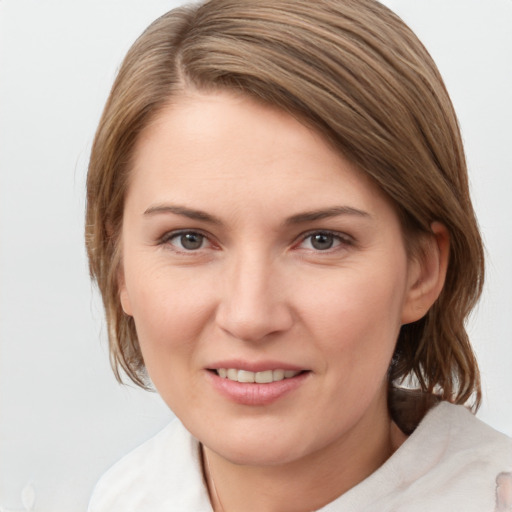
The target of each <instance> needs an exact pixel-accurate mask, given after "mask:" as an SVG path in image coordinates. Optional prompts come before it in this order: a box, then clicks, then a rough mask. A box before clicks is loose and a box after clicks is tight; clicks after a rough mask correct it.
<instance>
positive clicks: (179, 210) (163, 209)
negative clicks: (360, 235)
mask: <svg viewBox="0 0 512 512" xmlns="http://www.w3.org/2000/svg"><path fill="white" fill-rule="evenodd" d="M168 213H171V214H174V215H181V216H183V217H187V218H189V219H193V220H200V221H203V222H208V223H210V224H214V225H219V226H220V225H222V224H223V223H222V221H221V220H220V219H219V218H218V217H215V216H214V215H211V214H209V213H206V212H204V211H202V210H195V209H193V208H187V207H185V206H172V205H157V206H151V207H150V208H148V209H147V210H146V211H145V212H144V215H156V214H168ZM340 215H351V216H356V217H363V218H370V217H371V215H370V214H369V213H368V212H365V211H363V210H358V209H357V208H353V207H351V206H335V207H332V208H325V209H320V210H312V211H309V212H303V213H298V214H296V215H292V216H291V217H288V218H287V219H286V220H285V222H284V223H285V224H286V225H294V224H304V223H307V222H314V221H316V220H321V219H327V218H331V217H338V216H340Z"/></svg>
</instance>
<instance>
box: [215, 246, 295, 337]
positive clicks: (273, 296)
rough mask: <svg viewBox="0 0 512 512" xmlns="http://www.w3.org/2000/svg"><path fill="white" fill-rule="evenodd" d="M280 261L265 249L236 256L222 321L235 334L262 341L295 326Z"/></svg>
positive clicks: (225, 289) (228, 277)
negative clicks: (270, 255)
mask: <svg viewBox="0 0 512 512" xmlns="http://www.w3.org/2000/svg"><path fill="white" fill-rule="evenodd" d="M282 285H284V282H283V276H282V272H280V268H279V263H278V261H276V260H273V259H272V258H271V257H269V256H268V255H267V254H265V253H264V252H263V251H261V250H259V251H258V250H256V249H251V248H246V249H245V250H242V251H240V252H238V253H237V254H236V255H233V257H232V259H231V261H230V265H229V270H228V271H227V272H226V274H225V282H224V286H223V296H222V300H221V303H220V304H219V310H218V318H217V319H218V323H219V325H220V327H221V328H222V329H224V330H225V331H227V332H229V333H230V334H231V335H232V336H234V337H236V338H239V339H241V340H246V341H258V340H260V339H263V338H265V336H267V335H268V334H272V333H276V332H279V331H284V330H286V329H288V328H289V327H290V325H291V320H292V317H291V311H290V310H289V305H288V303H287V298H286V293H285V289H284V288H283V286H282Z"/></svg>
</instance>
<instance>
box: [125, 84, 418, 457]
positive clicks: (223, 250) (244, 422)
mask: <svg viewBox="0 0 512 512" xmlns="http://www.w3.org/2000/svg"><path fill="white" fill-rule="evenodd" d="M121 244H122V254H123V266H122V275H121V276H120V282H121V301H122V305H123V309H124V310H125V312H126V313H127V314H129V315H132V316H133V317H134V319H135V324H136V328H137V333H138V337H139V340H140V346H141V350H142V353H143V356H144V361H145V364H146V367H147V370H148V372H149V375H150V377H151V379H152V381H153V383H154V385H155V386H156V388H157V389H158V391H159V393H160V394H161V396H162V397H163V399H164V400H165V401H166V403H167V404H168V405H169V407H170V408H171V409H172V410H173V411H174V413H175V414H176V415H177V416H178V417H179V418H180V419H181V420H182V422H183V423H184V424H185V426H186V427H187V428H188V429H189V431H191V432H192V434H193V435H194V436H196V437H197V438H198V439H199V440H200V441H202V442H203V443H204V444H205V445H206V446H208V447H209V448H210V449H212V450H213V451H215V452H216V453H217V454H220V455H221V456H223V457H224V458H225V459H227V460H230V461H233V462H237V463H242V464H277V463H279V462H287V461H295V460H299V459H304V460H306V459H307V458H308V457H309V456H314V455H316V454H318V453H321V452H322V450H326V449H329V450H332V449H333V447H335V446H339V447H340V449H341V447H342V446H345V447H346V445H347V443H358V444H360V443H364V442H366V441H367V439H371V435H372V432H373V431H374V429H375V427H376V426H377V425H379V424H382V422H385V421H389V419H388V417H387V408H386V386H387V384H386V380H387V379H386V373H387V370H388V366H389V362H390V359H391V357H392V354H393V350H394V347H395V341H396V339H397V336H398V332H399V329H400V326H401V325H402V323H405V322H408V321H412V320H415V319H416V318H414V315H415V314H416V313H415V312H414V307H413V305H411V301H410V290H411V288H412V283H413V282H414V280H415V279H416V277H415V275H416V270H415V267H416V265H415V264H414V263H413V262H410V261H409V260H408V257H407V254H406V250H405V248H404V242H403V238H402V232H401V228H400V223H399V219H398V217H397V215H396V213H395V211H394V209H393V207H392V206H391V204H390V203H389V202H388V200H387V199H386V198H385V197H384V196H383V195H382V194H381V193H380V192H379V191H378V189H377V188H376V187H375V186H374V185H372V183H370V182H369V181H368V179H367V178H365V177H364V176H363V175H362V174H361V173H359V172H358V171H357V170H356V169H355V168H354V166H352V165H351V164H350V163H349V162H347V161H346V160H345V159H344V158H342V157H341V156H340V155H339V154H338V153H337V152H335V151H333V150H332V149H331V147H330V146H329V145H328V144H327V143H326V142H325V141H324V140H323V139H322V137H320V136H319V135H318V134H317V133H315V132H314V131H312V130H310V129H309V128H307V127H305V126H304V125H303V124H301V123H300V122H298V121H297V120H296V119H294V118H293V117H291V116H290V115H288V114H286V113H283V112H281V111H279V110H275V109H272V108H269V107H268V106H263V105H261V104H259V103H256V102H255V101H253V100H251V99H248V98H245V97H241V96H235V95H232V94H228V93H217V94H199V93H190V94H188V95H184V96H183V97H180V98H179V99H178V100H176V101H175V102H174V104H173V105H171V106H170V107H168V108H167V109H166V110H164V111H163V112H162V113H161V114H160V115H159V117H158V118H157V119H156V121H155V122H154V123H153V124H152V125H151V126H149V127H148V128H147V129H146V130H145V132H144V133H143V134H142V136H141V138H140V140H139V142H138V146H137V148H136V153H135V159H134V164H133V174H132V176H131V181H130V186H129V189H128V194H127V198H126V204H125V210H124V222H123V228H122V238H121ZM420 316H421V315H420ZM226 374H227V376H226ZM246 380H248V381H252V380H256V382H244V381H246ZM240 381H241V382H240Z"/></svg>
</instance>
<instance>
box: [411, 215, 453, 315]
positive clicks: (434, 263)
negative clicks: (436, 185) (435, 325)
mask: <svg viewBox="0 0 512 512" xmlns="http://www.w3.org/2000/svg"><path fill="white" fill-rule="evenodd" d="M418 245H419V247H418V248H417V250H416V251H415V252H416V254H414V255H413V256H411V258H410V261H409V275H408V289H407V296H406V300H405V302H404V307H403V310H402V324H409V323H411V322H415V321H416V320H419V319H420V318H422V317H424V316H425V315H426V314H427V312H428V310H429V309H430V308H431V306H432V304H434V302H435V301H436V300H437V298H438V297H439V295H440V293H441V291H442V289H443V286H444V282H445V279H446V271H447V269H448V260H449V256H450V236H449V234H448V230H447V229H446V227H445V226H444V225H443V224H441V223H440V222H434V223H432V225H431V234H430V235H426V236H424V237H423V238H422V239H421V240H420V241H419V242H418Z"/></svg>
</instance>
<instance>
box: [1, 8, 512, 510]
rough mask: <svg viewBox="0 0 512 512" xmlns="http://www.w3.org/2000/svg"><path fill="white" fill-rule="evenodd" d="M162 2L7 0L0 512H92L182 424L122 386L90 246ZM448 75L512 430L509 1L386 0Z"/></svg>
mask: <svg viewBox="0 0 512 512" xmlns="http://www.w3.org/2000/svg"><path fill="white" fill-rule="evenodd" d="M179 3H181V2H178V1H174V2H173V1H170V0H167V1H163V0H151V1H147V0H87V1H78V0H0V343H1V344H0V510H10V511H11V510H18V511H21V510H35V511H40V512H83V511H85V509H86V504H87V500H88V496H89V495H90V492H91V490H92V487H93V485H94V482H95V481H96V480H97V479H98V478H99V476H100V475H101V473H102V472H104V471H105V470H106V469H107V468H108V467H109V466H110V465H111V464H112V463H113V462H114V461H115V460H117V459H118V458H119V457H120V456H121V455H122V454H124V453H125V452H127V451H128V450H130V449H131V448H133V447H135V446H136V445H138V444H139V443H140V442H142V441H143V440H144V439H146V438H148V437H149V436H151V435H152V434H153V433H155V432H156V431H158V430H159V429H160V428H161V427H162V426H163V425H165V424H166V423H167V422H168V421H169V419H170V418H171V417H172V414H171V413H170V412H169V411H168V410H167V408H166V406H165V405H164V404H163V403H162V402H161V400H160V398H159V397H158V396H157V395H156V394H154V393H153V394H151V393H146V392H143V391H140V390H137V389H134V388H133V387H126V386H125V387H121V386H119V385H118V384H117V383H116V382H115V380H114V378H113V376H112V374H111V371H110V368H109V365H108V352H107V346H106V336H105V327H104V324H103V313H102V308H101V303H100V301H99V298H98V296H97V293H96V292H95V290H94V287H93V286H92V285H91V284H90V281H89V277H88V272H87V264H86V258H85V251H84V247H83V236H82V233H83V211H84V183H85V176H86V169H87V161H88V155H89V151H90V146H91V142H92V138H93V135H94V131H95V127H96V124H97V122H98V120H99V116H100V113H101V110H102V107H103V104H104V102H105V99H106V97H107V95H108V91H109V88H110V85H111V83H112V81H113V79H114V76H115V73H116V70H117V69H118V66H119V64H120V62H121V59H122V57H123V56H124V54H125V52H126V51H127V49H128V48H129V46H130V44H131V43H132V42H133V41H134V39H135V38H136V37H137V36H138V35H139V34H140V32H141V31H142V30H143V29H144V28H145V27H146V26H147V25H148V24H149V23H150V22H151V21H152V20H153V19H155V18H156V17H157V16H159V15H160V14H163V13H164V12H166V11H167V10H169V9H171V8H172V7H174V6H176V5H178V4H179ZM385 3H386V4H387V5H389V6H390V7H392V8H393V9H394V10H395V11H396V12H397V13H398V14H399V15H401V16H402V17H403V19H404V20H405V21H406V22H407V23H409V24H410V25H411V26H412V28H413V29H414V30H415V31H416V32H417V34H418V35H419V36H420V39H422V41H423V42H424V43H425V45H426V46H427V48H428V49H429V51H430V52H431V53H432V55H433V57H434V59H435V60H436V62H437V63H438V66H439V68H440V70H441V73H442V74H443V76H444V78H445V81H446V84H447V87H448V90H449V92H450V93H451V95H452V99H453V102H454V104H455V108H456V110H457V112H458V115H459V119H460V124H461V128H462V132H463V137H464V141H465V145H466V150H467V156H468V162H469V169H470V178H471V185H472V192H473V198H474V202H475V206H476V210H477V214H478V216H479V219H480V224H481V228H482V231H483V235H484V238H485V243H486V247H487V257H488V260H487V283H486V288H485V293H484V297H483V301H482V303H481V305H480V307H479V308H478V310H477V311H476V313H475V315H474V316H473V318H472V319H471V322H470V325H469V328H470V332H471V336H472V340H473V343H474V346H475V349H476V351H477V354H478V357H479V360H480V363H481V369H482V379H483V389H484V403H483V406H482V408H481V410H480V412H479V416H480V417H481V418H482V419H484V420H485V421H487V422H488V423H490V424H491V425H492V426H494V427H495V428H497V429H499V430H501V431H503V432H506V433H508V434H509V435H512V406H511V405H510V404H511V402H512V343H511V342H512V334H511V332H510V328H509V320H510V319H511V316H512V291H511V290H512V265H511V261H512V200H511V196H512V176H511V171H512V151H511V146H512V128H511V124H510V120H511V119H512V30H511V27H512V0H487V1H485V2H483V1H482V0H414V1H412V0H401V1H400V0H388V1H386V2H385Z"/></svg>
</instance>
